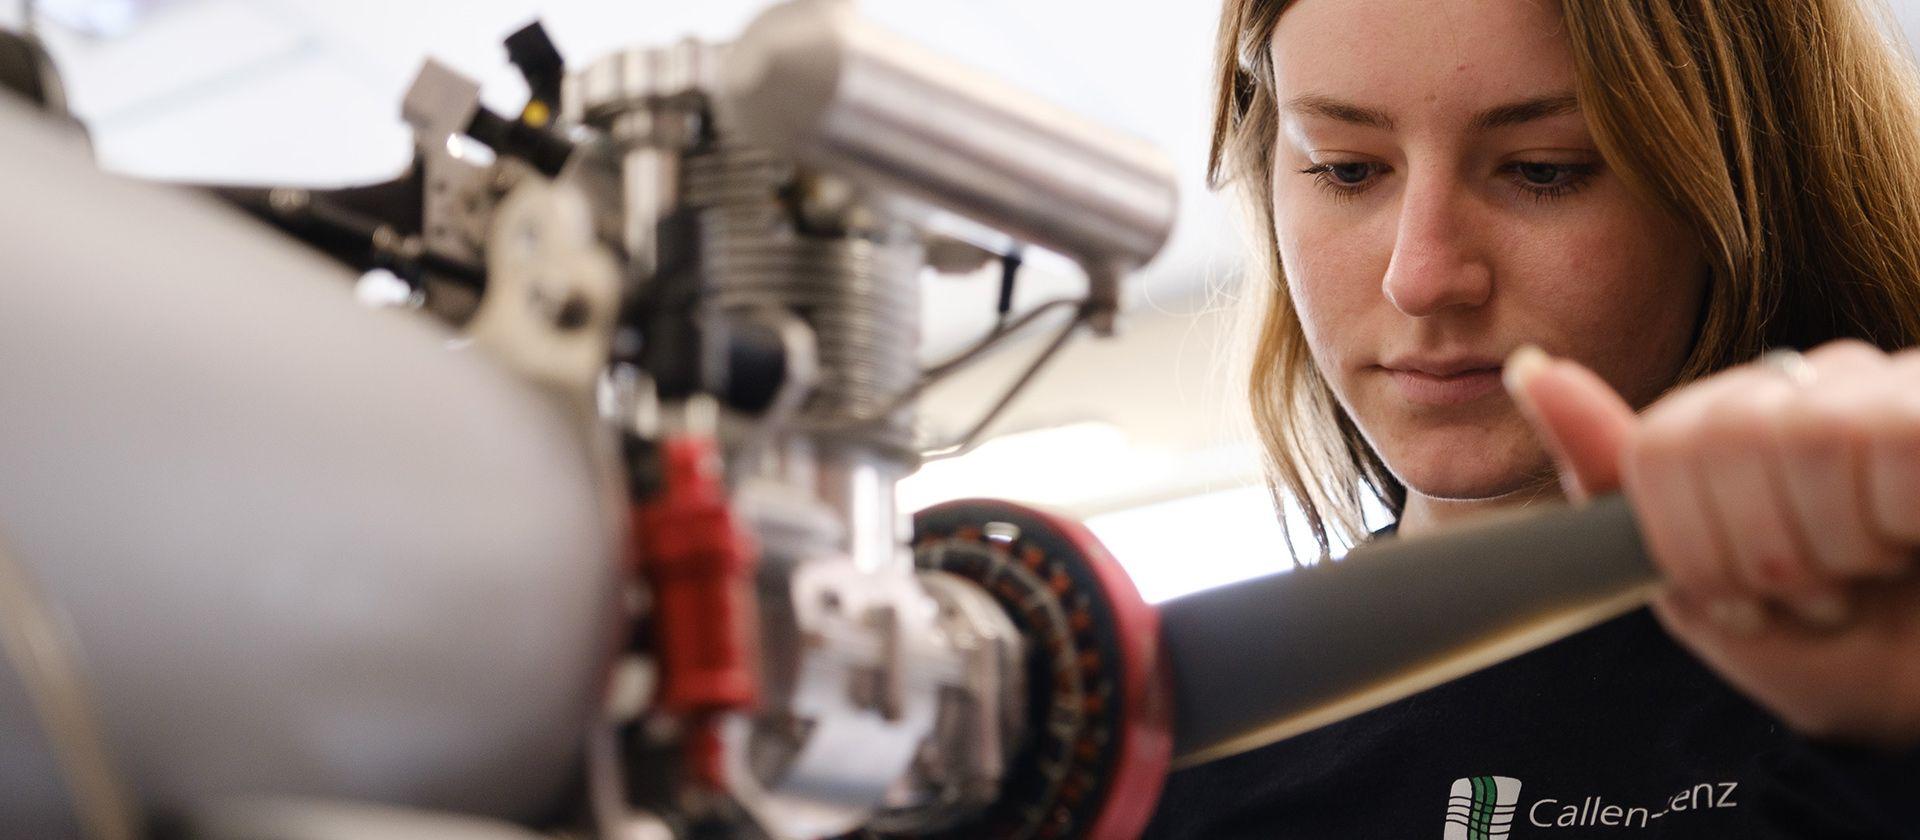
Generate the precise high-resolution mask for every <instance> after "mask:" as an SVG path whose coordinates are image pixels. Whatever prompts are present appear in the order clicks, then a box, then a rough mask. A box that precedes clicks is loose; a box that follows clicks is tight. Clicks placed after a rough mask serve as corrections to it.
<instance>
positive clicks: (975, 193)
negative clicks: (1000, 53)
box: [718, 0, 1178, 272]
mask: <svg viewBox="0 0 1920 840" xmlns="http://www.w3.org/2000/svg"><path fill="white" fill-rule="evenodd" d="M720 80H721V85H722V96H721V98H720V102H719V103H718V104H719V105H720V106H721V108H722V117H723V122H725V123H726V124H728V125H730V126H735V127H737V128H738V129H739V131H740V132H741V133H742V136H743V137H744V138H745V139H746V140H747V141H749V142H752V143H755V144H758V145H761V146H764V147H766V148H768V149H771V150H773V151H775V152H776V153H780V154H783V155H790V156H793V157H795V158H796V159H798V160H800V161H801V162H804V163H813V164H818V165H821V166H824V167H827V168H829V169H831V170H833V171H834V172H836V173H847V174H851V175H853V176H855V177H858V178H860V179H862V180H865V181H868V182H871V184H873V185H875V186H878V187H881V188H883V189H887V190H890V191H895V192H899V193H902V194H905V195H910V196H915V197H918V198H920V199H922V200H924V201H927V202H929V203H931V204H933V205H935V206H938V207H940V208H943V209H946V210H949V211H951V212H954V213H957V214H959V215H961V216H965V217H968V218H970V219H973V220H974V221H977V222H980V223H983V224H986V225H989V226H991V227H993V228H995V229H998V230H1002V231H1005V232H1007V233H1009V234H1012V235H1013V236H1015V237H1017V238H1020V239H1024V240H1027V241H1030V242H1033V243H1036V244H1038V245H1041V246H1043V247H1047V248H1051V249H1055V250H1058V251H1061V252H1062V253H1065V254H1067V255H1069V256H1072V257H1074V258H1076V259H1079V260H1081V261H1082V262H1083V263H1084V264H1086V265H1087V266H1089V269H1090V271H1100V272H1110V271H1112V270H1114V269H1116V268H1119V269H1121V270H1125V269H1131V268H1135V267H1138V266H1140V265H1142V264H1144V263H1145V262H1146V261H1147V260H1149V259H1151V258H1152V257H1153V255H1154V254H1155V253H1157V252H1158V251H1159V250H1160V246H1161V245H1162V244H1164V243H1165V242H1166V239H1167V236H1168V233H1169V232H1170V231H1171V230H1172V228H1173V222H1174V212H1175V209H1176V205H1177V201H1178V196H1177V188H1176V186H1175V181H1174V174H1173V167H1172V165H1171V163H1170V162H1169V161H1168V160H1167V159H1166V157H1165V156H1164V155H1162V154H1161V153H1160V152H1159V151H1157V150H1155V149H1154V148H1153V147H1151V146H1149V145H1148V144H1146V143H1145V142H1142V141H1138V140H1134V139H1131V138H1124V137H1119V136H1116V135H1115V134H1114V133H1113V132H1111V131H1109V130H1106V129H1102V128H1100V127H1098V126H1095V125H1093V124H1091V123H1089V122H1087V121H1085V120H1083V119H1081V118H1079V117H1076V116H1074V115H1073V114H1071V113H1068V112H1066V111H1064V110H1061V109H1058V108H1055V107H1052V106H1050V105H1048V104H1046V103H1044V102H1041V101H1039V100H1037V99H1036V98H1035V97H1033V96H1032V95H1031V94H1028V93H1026V92H1024V91H1021V90H1019V89H1016V88H1013V87H1010V86H1008V85H1006V84H1003V83H1001V82H999V81H997V80H995V79H993V78H991V77H989V76H986V75H984V74H982V73H980V72H979V71H977V70H974V69H972V68H969V67H967V66H965V65H962V64H959V63H957V62H954V61H952V60H951V59H947V58H944V57H942V56H940V55H939V54H937V53H934V52H932V51H929V50H925V49H922V48H919V47H917V46H915V45H913V44H911V43H908V42H906V41H905V40H904V39H901V38H900V37H898V36H896V35H893V34H891V33H888V32H886V31H885V30H882V29H880V28H878V27H876V26H874V25H873V24H871V23H868V22H866V21H863V20H861V19H860V17H859V16H858V15H857V14H856V13H855V10H854V9H853V8H852V4H851V3H846V2H843V0H793V2H788V3H784V4H781V5H779V6H776V7H774V8H773V9H770V10H768V11H767V12H766V13H764V14H762V15H761V16H760V17H759V18H757V19H756V20H755V21H754V22H753V23H752V24H750V25H749V26H748V27H747V29H746V31H745V32H744V33H742V34H741V36H740V38H739V40H738V41H736V42H735V43H734V44H733V46H732V47H731V49H729V50H728V53H727V55H726V58H725V61H724V63H723V65H722V68H721V73H720Z"/></svg>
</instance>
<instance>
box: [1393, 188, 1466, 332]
mask: <svg viewBox="0 0 1920 840" xmlns="http://www.w3.org/2000/svg"><path fill="white" fill-rule="evenodd" d="M1467 203H1468V199H1467V197H1466V196H1464V195H1462V194H1461V193H1460V190H1459V189H1458V187H1457V185H1449V184H1446V183H1444V182H1441V181H1439V180H1438V179H1436V180H1434V181H1430V182H1428V183H1427V184H1424V185H1420V186H1412V185H1410V188H1409V189H1408V190H1407V192H1406V193H1404V194H1403V197H1402V199H1401V205H1400V220H1399V227H1398V228H1397V229H1396V230H1395V237H1394V244H1393V256H1392V258H1391V260H1389V262H1388V264H1387V274H1386V277H1384V278H1382V280H1381V284H1380V287H1381V291H1382V292H1383V293H1384V294H1385V295H1386V297H1387V300H1388V301H1389V302H1391V303H1392V304H1393V305H1394V308H1396V309H1399V310H1400V311H1401V312H1404V313H1406V314H1407V315H1409V316H1411V317H1414V318H1425V317H1429V316H1432V315H1437V314H1440V313H1441V312H1445V311H1447V310H1449V309H1455V308H1472V307H1476V306H1480V305H1481V304H1484V303H1486V302H1487V298H1488V297H1489V296H1490V295H1492V293H1493V270H1492V267H1491V266H1490V265H1489V264H1488V262H1487V260H1486V258H1485V254H1484V253H1483V251H1482V249H1481V246H1480V245H1479V243H1480V242H1482V241H1483V240H1482V237H1481V236H1480V235H1479V234H1480V233H1481V232H1480V231H1478V230H1476V226H1475V224H1474V221H1473V219H1472V217H1471V214H1472V211H1471V208H1469V207H1468V206H1466V205H1467Z"/></svg>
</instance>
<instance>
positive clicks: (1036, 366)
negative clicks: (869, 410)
mask: <svg viewBox="0 0 1920 840" xmlns="http://www.w3.org/2000/svg"><path fill="white" fill-rule="evenodd" d="M1091 317H1092V310H1091V309H1088V308H1085V307H1083V308H1081V310H1080V311H1079V312H1076V313H1074V316H1073V320H1071V321H1068V322H1067V325H1066V326H1065V327H1062V328H1061V329H1060V332H1059V333H1056V334H1055V335H1054V337H1053V340H1052V341H1050V342H1048V343H1047V346H1046V349H1044V350H1041V351H1040V354H1039V355H1037V356H1034V357H1033V361H1032V362H1031V363H1029V364H1028V365H1027V369H1026V370H1024V371H1021V373H1020V377H1019V378H1018V379H1015V380H1014V382H1013V385H1011V386H1010V387H1008V388H1007V390H1006V392H1005V393H1003V394H1001V396H1000V401H999V402H996V403H994V404H993V408H991V409H989V410H988V411H987V413H986V415H985V416H983V417H981V418H980V420H979V421H978V422H976V423H974V424H973V428H971V429H968V430H967V433H966V434H964V435H961V436H960V439H959V440H957V441H954V442H953V443H950V444H947V445H946V446H942V447H938V448H935V449H929V450H926V451H923V452H921V453H920V460H921V461H922V462H925V461H938V460H940V459H942V458H957V457H959V456H961V455H965V454H967V453H968V452H972V451H973V449H974V447H976V446H979V445H980V433H981V432H984V431H986V430H987V427H988V426H991V425H993V421H995V420H997V419H999V418H1000V414H1001V413H1002V412H1004V411H1006V410H1007V406H1010V405H1012V404H1013V399H1014V398H1015V397H1017V396H1019V395H1020V392H1021V391H1024V390H1026V387H1027V384H1028V383H1030V382H1032V381H1033V377H1034V376H1036V375H1038V374H1039V373H1040V369H1041V368H1043V367H1046V366H1047V362H1048V361H1050V360H1052V359H1053V357H1054V355H1055V354H1057V353H1059V352H1060V348H1062V347H1065V346H1067V340H1068V339H1070V338H1073V334H1074V333H1075V332H1077V331H1079V329H1080V327H1081V326H1083V325H1085V324H1086V323H1087V321H1088V320H1089V319H1090V318H1091Z"/></svg>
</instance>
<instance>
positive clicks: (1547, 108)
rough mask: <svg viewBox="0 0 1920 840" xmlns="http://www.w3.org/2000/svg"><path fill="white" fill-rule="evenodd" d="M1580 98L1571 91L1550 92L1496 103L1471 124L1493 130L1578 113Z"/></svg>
mask: <svg viewBox="0 0 1920 840" xmlns="http://www.w3.org/2000/svg"><path fill="white" fill-rule="evenodd" d="M1579 110H1580V100H1579V99H1578V98H1577V97H1575V96H1574V95H1573V94H1571V93H1550V94H1547V95H1546V96H1536V97H1533V98H1532V99H1523V100H1521V101H1519V102H1510V103H1507V104H1505V105H1496V106H1494V107H1492V108H1488V109H1487V110H1485V111H1481V112H1480V113H1478V114H1475V115H1474V117H1473V122H1472V123H1470V124H1469V125H1470V126H1471V127H1472V129H1473V130H1474V131H1492V130H1493V129H1496V128H1506V127H1508V126H1515V125H1519V124H1521V123H1526V122H1532V121H1534V120H1542V119H1546V118H1548V117H1558V116H1561V115H1563V114H1572V113H1577V112H1578V111H1579Z"/></svg>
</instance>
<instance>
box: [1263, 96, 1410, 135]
mask: <svg viewBox="0 0 1920 840" xmlns="http://www.w3.org/2000/svg"><path fill="white" fill-rule="evenodd" d="M1287 110H1288V111H1292V112H1294V113H1299V114H1305V115H1308V116H1314V117H1325V118H1327V119H1330V120H1338V121H1340V122H1344V123H1353V124H1354V125H1364V126H1367V127H1369V128H1378V129H1381V130H1383V131H1392V130H1393V118H1392V117H1390V116H1387V112H1385V111H1382V110H1379V109H1377V108H1366V107H1362V106H1359V105H1355V104H1353V103H1351V102H1346V101H1343V100H1339V99H1335V98H1333V97H1331V96H1325V95H1322V94H1318V93H1303V94H1300V95H1299V96H1296V97H1294V98H1292V99H1289V100H1287Z"/></svg>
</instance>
